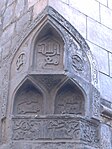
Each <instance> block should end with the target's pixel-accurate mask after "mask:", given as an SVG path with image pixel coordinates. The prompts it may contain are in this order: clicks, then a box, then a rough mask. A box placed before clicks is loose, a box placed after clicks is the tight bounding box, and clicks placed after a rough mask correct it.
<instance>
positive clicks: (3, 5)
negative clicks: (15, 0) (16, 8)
mask: <svg viewBox="0 0 112 149" xmlns="http://www.w3.org/2000/svg"><path fill="white" fill-rule="evenodd" d="M6 2H7V0H2V3H0V15H2V14H3V13H4V11H5V8H6Z"/></svg>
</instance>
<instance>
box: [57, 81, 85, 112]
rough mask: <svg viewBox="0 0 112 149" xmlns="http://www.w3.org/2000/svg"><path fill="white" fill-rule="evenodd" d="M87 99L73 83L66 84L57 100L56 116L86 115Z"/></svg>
mask: <svg viewBox="0 0 112 149" xmlns="http://www.w3.org/2000/svg"><path fill="white" fill-rule="evenodd" d="M84 104H85V98H84V95H83V93H82V91H81V90H80V89H79V88H78V87H77V86H76V85H75V84H74V83H73V82H71V81H69V82H66V83H64V85H63V86H62V87H61V88H60V89H59V90H58V92H57V95H56V99H55V112H54V113H55V114H76V115H84Z"/></svg>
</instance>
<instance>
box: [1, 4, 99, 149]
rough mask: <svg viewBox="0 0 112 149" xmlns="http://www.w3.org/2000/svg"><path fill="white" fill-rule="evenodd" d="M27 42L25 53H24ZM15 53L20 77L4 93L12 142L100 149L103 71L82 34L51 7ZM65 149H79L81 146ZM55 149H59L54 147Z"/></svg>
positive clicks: (24, 38) (32, 25) (13, 57)
mask: <svg viewBox="0 0 112 149" xmlns="http://www.w3.org/2000/svg"><path fill="white" fill-rule="evenodd" d="M40 26H41V28H40ZM27 39H29V40H28V41H29V42H28V45H27V48H28V50H26V51H27V52H26V51H25V52H26V53H25V52H22V51H24V50H23V49H22V48H23V47H24V46H23V45H24V43H25V40H27ZM27 48H26V49H27ZM12 51H15V52H13V53H12V55H11V58H12V63H13V64H14V66H15V69H16V73H15V72H14V74H15V76H14V77H13V75H11V77H10V78H11V79H10V83H9V80H8V79H9V76H7V72H6V74H4V77H7V78H6V80H7V83H6V85H5V84H4V90H3V91H4V92H3V95H4V97H5V98H4V99H7V98H8V103H10V105H9V107H8V110H7V111H8V112H7V114H8V116H9V119H8V122H9V123H10V124H12V127H11V128H10V125H9V126H8V130H9V131H10V134H11V135H10V136H11V140H12V141H14V142H18V141H20V142H27V141H29V142H30V141H31V143H32V144H33V141H34V142H36V143H37V145H35V147H32V148H33V149H37V148H40V149H41V146H40V147H39V143H38V142H39V141H40V142H42V143H43V142H45V143H46V142H51V143H53V141H54V142H55V143H56V142H58V143H59V142H61V141H62V142H64V143H68V142H73V143H74V142H75V143H77V142H78V143H79V144H83V143H84V144H85V145H88V146H89V147H92V148H94V149H96V148H99V130H98V128H99V127H98V125H99V124H98V125H97V124H96V121H97V122H99V121H98V120H100V94H99V92H98V90H97V89H96V88H95V87H97V83H98V82H97V69H96V68H97V67H96V63H95V61H94V58H93V56H92V54H91V52H90V49H89V47H88V45H87V43H86V42H85V40H84V39H83V37H82V36H81V35H80V34H79V33H78V31H77V30H76V29H75V28H74V27H73V26H72V25H71V24H70V23H69V22H68V21H67V20H65V19H64V18H63V17H62V16H61V15H60V14H59V13H58V12H56V11H55V10H54V9H53V8H51V7H46V8H45V10H44V11H43V12H42V14H40V15H39V16H38V17H37V18H36V19H35V20H34V21H33V22H32V23H31V24H30V26H28V28H27V29H26V31H25V32H24V33H23V35H22V36H21V39H20V40H19V42H18V43H17V47H16V49H14V50H12ZM18 53H19V54H18ZM26 54H27V56H26ZM12 63H11V66H12ZM11 68H12V67H11ZM24 68H25V70H24V72H23V71H22V70H23V69H24ZM12 72H13V71H12ZM17 72H19V73H17ZM12 74H13V73H12ZM8 83H9V85H10V86H8ZM14 83H15V84H14ZM5 87H6V88H5ZM8 87H9V88H10V90H11V92H10V93H9V96H8V92H6V94H5V89H6V90H7V91H8ZM6 97H7V98H6ZM6 103H7V102H6ZM5 108H6V106H5ZM88 109H89V110H90V111H89V110H88ZM5 110H6V109H5ZM90 113H91V114H90ZM92 118H94V119H95V122H93V121H91V119H92ZM88 119H89V120H88ZM10 121H11V122H10ZM7 125H8V123H7ZM58 145H60V144H58ZM60 146H61V147H62V148H64V147H65V146H66V148H67V149H69V147H70V149H73V148H76V145H75V147H74V146H72V145H71V146H68V145H63V146H62V144H61V145H60ZM60 146H59V148H60V149H62V148H61V147H60ZM29 148H30V147H29ZM45 148H46V149H47V148H51V147H49V146H48V147H47V146H45ZM52 148H53V149H55V148H54V146H53V145H52ZM57 148H58V147H56V149H57ZM79 148H80V147H79ZM64 149H65V148H64ZM82 149H83V148H82Z"/></svg>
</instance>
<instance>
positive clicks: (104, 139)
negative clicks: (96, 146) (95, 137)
mask: <svg viewBox="0 0 112 149" xmlns="http://www.w3.org/2000/svg"><path fill="white" fill-rule="evenodd" d="M101 149H111V131H110V128H109V126H107V125H105V124H102V125H101Z"/></svg>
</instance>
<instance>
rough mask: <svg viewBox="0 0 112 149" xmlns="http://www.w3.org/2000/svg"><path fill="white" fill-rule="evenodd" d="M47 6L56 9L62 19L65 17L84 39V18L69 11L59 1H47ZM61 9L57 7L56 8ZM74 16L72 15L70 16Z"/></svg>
mask: <svg viewBox="0 0 112 149" xmlns="http://www.w3.org/2000/svg"><path fill="white" fill-rule="evenodd" d="M49 5H50V6H51V7H53V8H54V9H56V10H57V11H58V12H59V13H60V14H61V15H62V16H63V17H65V18H66V19H67V20H68V21H69V22H70V23H71V24H72V25H73V26H75V27H76V29H77V30H78V31H79V32H80V33H81V34H82V35H83V37H85V38H86V16H84V15H83V14H82V13H80V12H79V11H77V10H76V9H71V7H69V5H67V3H66V4H64V3H62V2H61V1H60V0H57V1H52V0H50V1H49ZM60 5H61V6H62V7H58V6H60ZM72 14H74V15H72Z"/></svg>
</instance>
